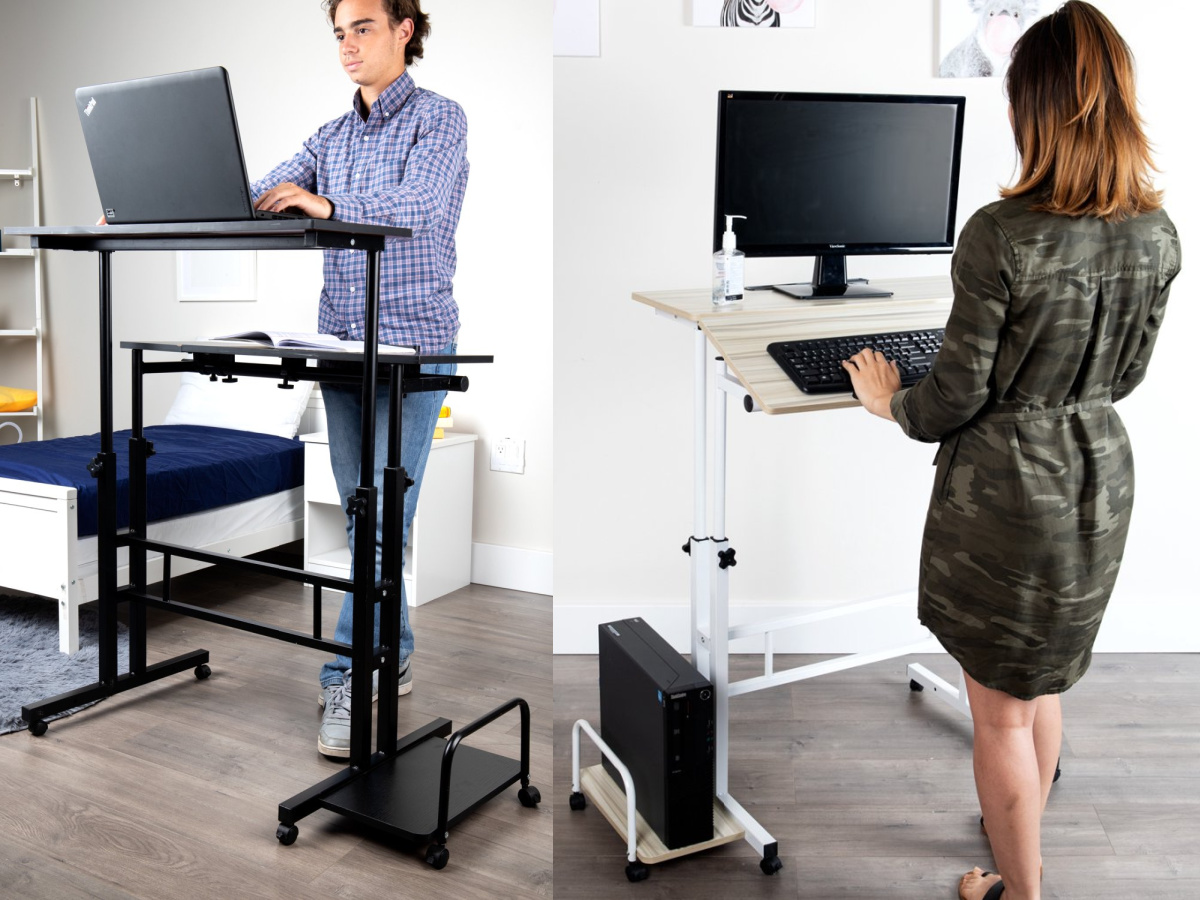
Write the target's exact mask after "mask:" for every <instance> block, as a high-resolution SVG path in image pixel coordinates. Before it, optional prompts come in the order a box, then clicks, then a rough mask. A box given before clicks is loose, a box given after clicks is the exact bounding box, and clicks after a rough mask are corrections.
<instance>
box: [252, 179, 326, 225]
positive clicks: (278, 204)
mask: <svg viewBox="0 0 1200 900" xmlns="http://www.w3.org/2000/svg"><path fill="white" fill-rule="evenodd" d="M254 208H255V209H265V210H268V211H270V212H282V211H283V210H285V209H290V210H298V211H299V212H301V213H303V214H304V215H306V216H308V217H309V218H313V219H328V218H329V217H330V216H332V215H333V204H332V203H330V202H329V201H328V200H326V199H325V198H324V197H321V196H319V195H317V194H314V193H311V192H309V191H306V190H304V188H302V187H300V186H299V185H295V184H292V183H291V182H290V181H285V182H283V184H279V185H276V186H275V187H273V188H271V189H270V190H269V191H264V192H263V194H262V196H260V197H259V198H258V202H257V203H255V204H254Z"/></svg>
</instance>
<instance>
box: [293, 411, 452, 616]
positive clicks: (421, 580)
mask: <svg viewBox="0 0 1200 900" xmlns="http://www.w3.org/2000/svg"><path fill="white" fill-rule="evenodd" d="M300 440H302V441H304V568H305V569H308V570H309V571H312V572H320V573H322V574H325V575H333V576H337V577H342V578H348V577H349V575H350V548H349V547H348V546H347V544H346V513H345V512H344V509H343V500H342V499H341V498H340V497H338V493H337V488H336V486H335V485H334V482H333V470H332V469H331V468H330V466H329V437H328V435H327V434H326V433H325V432H319V433H315V434H302V435H300ZM474 484H475V435H473V434H447V435H446V436H445V437H444V438H442V439H440V440H436V441H434V442H433V448H432V449H431V450H430V452H429V461H428V462H427V463H426V465H425V477H424V480H423V481H422V482H421V499H420V502H419V505H418V507H417V512H416V515H415V516H414V517H413V523H412V528H410V529H409V534H408V546H407V547H405V548H404V591H405V594H406V595H407V597H408V602H409V604H411V605H412V606H420V605H421V604H422V603H428V602H429V601H430V600H436V599H437V598H438V597H441V596H442V595H443V594H448V593H450V592H451V591H455V590H458V589H459V588H460V587H464V586H466V585H468V584H470V583H471V514H472V505H473V497H472V495H473V493H474Z"/></svg>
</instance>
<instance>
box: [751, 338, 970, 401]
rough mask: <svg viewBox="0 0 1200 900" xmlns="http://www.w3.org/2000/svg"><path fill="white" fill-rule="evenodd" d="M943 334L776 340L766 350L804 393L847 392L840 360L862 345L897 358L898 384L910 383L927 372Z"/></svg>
mask: <svg viewBox="0 0 1200 900" xmlns="http://www.w3.org/2000/svg"><path fill="white" fill-rule="evenodd" d="M945 334H946V332H945V330H944V329H942V328H934V329H930V330H928V331H894V332H889V333H887V334H856V335H851V336H849V337H834V338H814V339H810V340H806V341H776V342H775V343H773V344H768V345H767V353H769V354H771V358H772V359H774V360H775V362H777V363H779V365H780V367H781V368H782V369H783V371H785V372H786V373H787V375H788V377H789V378H791V379H792V381H794V382H796V385H797V387H799V388H800V390H802V391H804V392H805V393H806V394H836V393H839V392H843V393H844V392H849V391H850V390H851V385H850V376H849V375H848V374H846V370H845V369H843V368H842V360H844V359H849V358H850V357H851V356H853V355H854V354H855V353H857V352H858V351H859V350H861V349H863V348H864V347H871V348H873V349H875V350H879V351H880V352H882V353H883V355H884V356H886V357H887V358H888V359H894V360H896V362H897V363H898V364H899V368H900V384H901V385H902V386H904V387H909V386H911V385H914V384H916V383H917V382H918V381H920V380H921V379H922V378H924V377H925V375H926V374H927V373H928V372H929V367H930V366H932V365H933V360H934V357H936V356H937V352H938V350H939V349H940V348H941V346H942V338H943V337H944V336H945Z"/></svg>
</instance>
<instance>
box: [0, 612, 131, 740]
mask: <svg viewBox="0 0 1200 900" xmlns="http://www.w3.org/2000/svg"><path fill="white" fill-rule="evenodd" d="M98 626H99V616H98V614H97V612H96V610H95V609H92V608H84V609H82V610H80V612H79V652H77V653H75V654H73V655H71V656H68V655H67V654H65V653H60V652H59V651H58V605H57V604H56V603H55V602H54V601H53V600H49V599H45V598H41V597H9V596H5V595H0V734H8V733H9V732H10V731H20V730H21V729H23V728H26V727H27V726H28V723H26V722H25V720H24V719H22V718H21V707H22V706H26V705H28V704H31V703H37V702H38V701H39V700H45V699H47V698H48V697H53V696H55V695H57V694H63V693H66V692H67V691H70V690H73V689H75V688H80V687H85V686H87V685H89V684H93V683H95V681H96V680H97V676H98V674H99V659H100V648H99V646H98V643H97V634H98V631H99V627H98ZM117 629H118V631H117V647H118V653H117V671H118V672H126V671H128V669H129V634H128V632H127V630H126V628H125V626H124V625H123V624H118V626H117ZM94 702H99V701H94ZM91 705H92V704H91V703H87V704H84V706H79V707H76V708H75V709H72V710H68V711H67V712H64V713H59V714H57V715H53V716H50V717H49V718H47V719H46V721H48V722H50V721H53V720H54V719H61V718H62V717H63V716H69V715H70V714H71V713H73V712H78V711H79V710H80V709H83V708H84V707H85V706H91Z"/></svg>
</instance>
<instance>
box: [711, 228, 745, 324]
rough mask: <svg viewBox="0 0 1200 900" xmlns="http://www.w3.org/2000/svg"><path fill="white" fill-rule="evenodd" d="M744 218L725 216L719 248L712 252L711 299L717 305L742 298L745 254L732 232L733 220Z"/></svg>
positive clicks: (734, 301)
mask: <svg viewBox="0 0 1200 900" xmlns="http://www.w3.org/2000/svg"><path fill="white" fill-rule="evenodd" d="M744 218H746V217H745V216H726V217H725V234H724V236H723V237H722V239H721V249H720V250H718V251H717V252H716V253H714V254H713V292H712V301H713V303H714V304H716V305H717V306H724V305H726V304H728V303H737V302H738V301H739V300H741V299H742V291H743V290H744V288H745V286H744V284H743V280H744V278H745V272H746V254H745V253H743V252H742V251H741V250H739V249H738V248H737V238H736V237H735V236H734V233H733V220H734V219H744Z"/></svg>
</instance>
